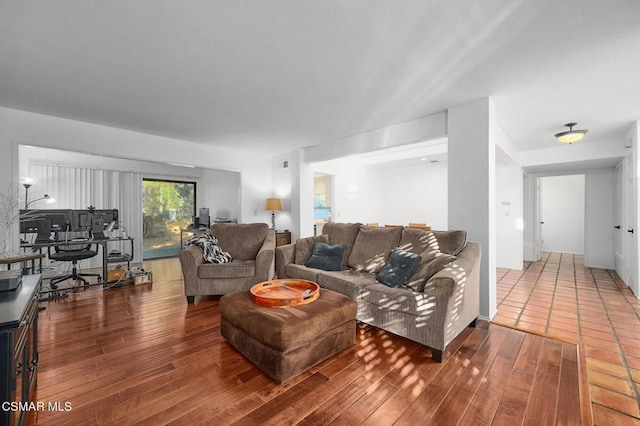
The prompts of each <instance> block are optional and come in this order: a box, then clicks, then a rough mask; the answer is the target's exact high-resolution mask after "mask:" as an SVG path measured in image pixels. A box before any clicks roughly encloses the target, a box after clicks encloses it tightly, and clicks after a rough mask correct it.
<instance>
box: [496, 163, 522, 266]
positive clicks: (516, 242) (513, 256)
mask: <svg viewBox="0 0 640 426" xmlns="http://www.w3.org/2000/svg"><path fill="white" fill-rule="evenodd" d="M522 188H523V176H522V168H521V167H520V166H518V165H516V164H509V163H505V162H500V163H498V164H496V266H498V267H499V268H510V269H522V267H523V260H524V259H523V257H524V255H523V229H524V220H523V191H522Z"/></svg>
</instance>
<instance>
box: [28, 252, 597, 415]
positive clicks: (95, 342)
mask: <svg viewBox="0 0 640 426" xmlns="http://www.w3.org/2000/svg"><path fill="white" fill-rule="evenodd" d="M145 268H147V269H151V270H152V271H153V277H154V281H155V282H154V283H153V284H143V285H138V286H125V287H122V288H115V289H110V290H105V291H102V290H101V289H100V288H99V287H92V288H89V289H81V290H80V291H79V292H78V293H74V294H71V295H70V297H69V298H68V299H60V300H53V301H49V302H43V303H41V306H44V307H46V310H44V311H42V312H41V313H40V327H39V330H38V332H39V345H40V347H39V350H40V362H39V373H38V387H37V394H36V399H37V400H38V401H45V402H50V401H60V402H62V403H64V402H69V403H70V404H71V407H72V409H71V410H69V411H60V412H55V411H39V412H37V413H32V415H31V416H30V417H29V424H39V425H70V424H73V425H79V424H82V425H91V424H100V425H102V424H105V425H111V424H114V425H115V424H117V425H129V424H149V425H158V424H178V425H180V424H185V425H190V426H193V425H197V424H205V425H207V424H215V425H219V424H235V425H257V424H272V425H283V424H301V425H327V424H333V425H360V424H363V425H386V424H397V425H416V424H433V425H438V424H442V425H455V424H460V425H484V424H496V425H513V424H548V425H552V424H590V423H591V420H590V410H588V409H586V410H585V409H584V406H585V405H587V406H588V403H587V404H584V403H583V404H581V401H583V400H584V398H585V393H586V390H585V389H586V388H585V386H584V385H586V383H584V379H583V376H582V375H581V370H580V364H581V363H582V362H583V360H584V356H583V354H581V353H580V352H579V347H578V346H577V345H574V344H571V343H566V342H561V341H558V340H552V339H548V338H545V337H541V336H538V335H535V334H529V333H524V332H522V331H519V330H514V329H511V328H507V327H502V326H498V325H494V324H489V323H486V322H479V323H478V327H476V328H475V329H474V328H467V329H466V330H465V331H464V332H463V333H462V334H461V335H460V336H459V338H458V339H456V340H455V341H454V343H452V344H451V345H450V348H449V350H448V351H447V352H446V353H445V361H444V362H443V363H441V364H440V363H436V362H434V361H433V360H432V359H431V357H430V351H429V350H428V349H427V348H425V347H423V346H421V345H419V344H417V343H414V342H412V341H409V340H406V339H404V338H401V337H398V336H395V335H392V334H390V333H386V332H384V331H381V330H378V329H376V328H373V327H370V326H367V325H365V324H358V327H357V342H356V345H354V346H352V347H350V348H347V349H346V350H344V351H342V352H340V353H339V354H337V355H336V356H334V357H332V358H330V359H328V360H326V361H325V362H323V363H321V364H320V365H318V366H316V367H314V368H313V369H311V370H310V371H308V372H306V373H303V374H302V375H300V376H298V377H297V378H295V379H294V380H292V381H291V382H290V383H288V384H286V385H283V386H281V385H277V384H276V383H274V382H272V381H271V380H270V379H269V378H268V377H267V376H265V375H264V374H263V373H262V372H261V371H260V370H258V369H257V368H256V367H254V366H253V364H251V363H250V362H249V361H248V360H246V359H245V358H243V357H242V356H241V355H240V354H239V353H237V352H236V351H235V350H234V349H233V348H231V346H229V345H228V344H227V343H226V342H225V341H224V339H223V338H222V336H221V335H220V327H219V326H220V314H219V311H218V300H219V298H218V297H206V298H197V299H196V303H195V305H187V303H186V301H185V298H184V296H183V293H182V280H181V275H180V268H179V263H178V261H177V259H166V260H156V261H150V262H145ZM581 408H583V409H581Z"/></svg>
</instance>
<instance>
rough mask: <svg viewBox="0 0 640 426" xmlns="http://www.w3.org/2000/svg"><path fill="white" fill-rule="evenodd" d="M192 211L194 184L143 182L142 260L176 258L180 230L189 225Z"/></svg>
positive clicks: (144, 180) (194, 201) (193, 206)
mask: <svg viewBox="0 0 640 426" xmlns="http://www.w3.org/2000/svg"><path fill="white" fill-rule="evenodd" d="M195 211H196V183H195V182H181V181H171V180H158V179H143V180H142V238H143V244H142V246H143V259H144V260H147V259H156V258H160V257H171V256H177V255H178V252H179V251H180V248H181V247H180V244H181V243H180V230H181V229H185V228H186V227H187V226H188V225H189V224H190V223H191V222H192V220H193V216H195Z"/></svg>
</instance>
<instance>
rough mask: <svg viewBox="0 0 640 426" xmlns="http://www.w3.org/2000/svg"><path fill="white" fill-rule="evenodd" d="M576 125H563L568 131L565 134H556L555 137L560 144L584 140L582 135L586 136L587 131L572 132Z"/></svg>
mask: <svg viewBox="0 0 640 426" xmlns="http://www.w3.org/2000/svg"><path fill="white" fill-rule="evenodd" d="M577 124H578V123H567V124H565V126H566V127H568V128H569V130H567V131H566V132H560V133H556V134H555V137H556V138H557V139H558V140H559V141H560V142H563V143H574V142H578V141H579V140H581V139H582V138H584V135H586V134H587V132H588V130H573V126H575V125H577Z"/></svg>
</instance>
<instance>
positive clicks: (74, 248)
mask: <svg viewBox="0 0 640 426" xmlns="http://www.w3.org/2000/svg"><path fill="white" fill-rule="evenodd" d="M85 235H86V234H85ZM82 236H83V234H82V233H79V232H58V233H56V241H58V244H55V245H54V246H53V249H54V252H52V251H51V246H50V247H48V252H49V259H51V260H57V261H60V262H71V274H67V275H63V276H58V277H53V278H51V282H50V284H49V286H50V287H51V288H52V289H53V290H55V289H57V288H58V283H59V282H62V281H66V280H68V279H70V278H71V279H74V280H76V281H82V282H83V284H84V285H88V284H89V282H88V281H87V280H86V279H85V278H84V277H98V280H100V274H89V273H82V274H81V273H79V272H78V261H79V260H84V259H90V258H92V257H94V256H96V255H97V254H98V245H97V244H96V243H90V242H89V243H87V241H88V240H86V239H84V240H83V239H81V238H79V237H82ZM94 245H95V250H92V249H91V247H92V246H94Z"/></svg>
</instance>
